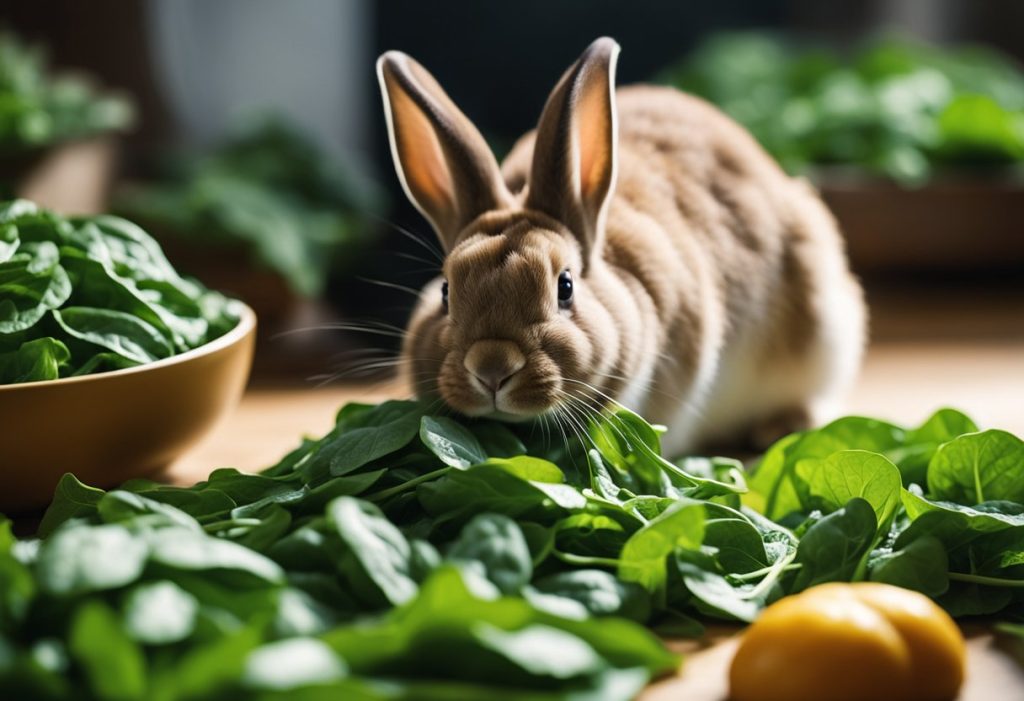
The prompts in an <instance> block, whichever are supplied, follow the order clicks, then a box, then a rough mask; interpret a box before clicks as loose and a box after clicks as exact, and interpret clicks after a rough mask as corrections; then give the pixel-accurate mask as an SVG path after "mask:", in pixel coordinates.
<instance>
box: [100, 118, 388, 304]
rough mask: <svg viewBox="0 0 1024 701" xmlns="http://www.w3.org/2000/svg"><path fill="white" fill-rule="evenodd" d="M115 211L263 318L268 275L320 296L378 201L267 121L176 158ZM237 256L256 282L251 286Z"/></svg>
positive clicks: (345, 262) (362, 239)
mask: <svg viewBox="0 0 1024 701" xmlns="http://www.w3.org/2000/svg"><path fill="white" fill-rule="evenodd" d="M117 208H118V209H119V210H121V211H123V212H124V213H126V214H127V215H128V216H130V217H132V218H135V219H138V220H140V221H143V222H144V223H145V224H146V225H147V226H149V227H150V228H153V229H154V230H156V231H158V232H159V236H160V238H161V239H162V240H163V241H164V242H165V245H167V246H170V247H172V249H174V250H176V251H177V252H178V255H179V257H180V258H181V259H182V262H181V263H179V264H180V265H182V266H183V267H185V268H186V269H187V268H188V265H189V264H190V263H192V264H195V265H200V266H201V267H203V268H205V269H206V271H205V272H206V274H205V276H204V279H205V280H206V281H207V282H208V283H209V284H211V285H214V286H218V285H219V286H222V287H225V288H228V287H231V286H232V285H239V284H241V285H242V286H243V288H238V287H231V289H230V291H232V292H234V293H236V294H239V295H240V296H242V298H243V299H246V301H248V302H250V303H251V304H253V305H254V306H255V307H256V308H257V312H258V313H260V314H261V316H262V315H263V313H264V311H267V312H269V311H271V309H269V307H262V306H261V305H260V302H261V299H260V297H262V296H264V295H262V294H261V289H260V288H262V287H263V284H262V282H263V281H266V279H267V278H268V276H267V275H266V273H270V274H271V275H273V276H277V277H279V278H281V283H283V284H281V283H276V284H274V285H273V287H274V289H275V291H278V292H280V293H281V294H283V295H284V296H290V297H292V298H295V299H297V298H310V297H317V296H319V295H320V294H321V292H322V291H323V288H324V284H325V282H326V278H327V275H328V273H329V272H330V271H331V270H345V269H348V268H350V267H351V265H352V263H353V260H354V259H356V258H358V256H359V255H360V253H361V251H362V250H363V249H364V248H365V247H366V246H367V244H368V243H369V241H370V233H371V230H370V227H369V226H368V224H367V217H368V215H369V213H371V212H376V211H378V210H379V209H380V197H379V196H378V195H376V188H375V186H372V185H371V184H369V183H368V181H366V180H365V179H364V180H362V181H361V182H359V183H358V184H357V183H356V182H354V181H353V178H352V175H351V174H349V173H348V172H347V171H346V169H344V168H342V167H341V165H340V164H338V163H335V162H333V161H330V160H329V159H328V158H327V157H325V156H324V155H323V152H322V151H321V150H320V149H318V147H317V145H316V144H315V143H314V142H313V140H312V139H311V138H310V137H308V136H307V135H305V134H304V133H302V132H301V131H299V129H298V128H297V127H295V126H294V125H292V124H290V123H288V122H286V121H284V120H283V119H280V118H277V117H262V118H260V119H259V120H258V121H253V122H250V123H249V124H247V125H244V126H243V127H242V128H241V129H239V130H238V131H237V132H236V133H235V134H233V135H231V136H229V137H228V138H227V140H226V141H225V142H224V143H223V144H222V145H221V146H219V147H217V148H216V149H214V150H213V151H211V152H209V153H207V154H204V155H198V156H197V155H191V156H179V157H177V158H174V159H171V160H170V161H169V162H168V167H166V168H165V169H164V178H163V179H162V180H161V181H157V182H154V183H137V184H135V185H133V186H130V187H126V188H124V189H123V191H122V193H121V194H120V195H119V197H118V198H117ZM211 254H212V255H211ZM172 258H173V253H172ZM240 259H242V260H246V261H248V263H249V265H248V268H249V269H250V270H251V271H253V272H256V273H257V274H258V276H259V277H258V278H257V279H255V280H253V282H254V283H257V284H252V285H249V284H246V282H245V280H244V275H242V273H243V272H246V271H245V269H243V268H242V266H239V264H238V263H239V260H240ZM218 264H226V266H225V267H223V268H221V267H220V265H218ZM244 288H252V289H251V290H247V289H244ZM247 291H248V292H249V294H248V295H247V294H246V292H247ZM279 311H285V310H284V309H283V308H279Z"/></svg>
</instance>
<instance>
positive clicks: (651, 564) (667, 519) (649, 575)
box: [618, 499, 705, 597]
mask: <svg viewBox="0 0 1024 701" xmlns="http://www.w3.org/2000/svg"><path fill="white" fill-rule="evenodd" d="M704 513H705V512H704V506H703V505H702V504H700V503H699V502H695V501H690V500H685V499H683V500H680V501H679V502H678V503H676V504H674V505H673V506H671V507H669V508H668V509H667V510H666V511H665V512H664V513H662V514H661V515H660V516H658V517H657V518H655V519H654V520H653V521H651V522H650V523H648V524H647V525H646V526H644V527H643V528H641V529H640V530H639V531H637V532H636V533H634V534H633V535H632V536H631V537H630V538H629V540H627V541H626V544H625V545H623V546H622V554H621V556H620V561H619V572H618V574H619V578H620V579H622V580H624V581H627V582H636V583H637V584H640V585H641V586H643V587H644V588H645V589H647V590H648V591H650V592H652V593H655V594H659V595H660V596H662V597H663V596H664V587H665V582H666V579H667V572H666V569H665V560H666V558H667V557H668V556H669V555H670V554H671V553H673V552H674V551H675V550H676V548H686V549H691V550H695V549H697V548H699V547H700V545H701V543H702V542H703V540H704Z"/></svg>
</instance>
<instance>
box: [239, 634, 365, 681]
mask: <svg viewBox="0 0 1024 701" xmlns="http://www.w3.org/2000/svg"><path fill="white" fill-rule="evenodd" d="M346 672H347V669H346V667H345V664H344V662H343V661H342V660H341V659H340V658H339V657H338V656H337V655H336V654H335V653H334V650H332V649H331V648H330V647H328V646H327V645H326V644H324V643H323V642H321V641H319V640H316V639H314V638H291V639H289V640H279V641H277V642H273V643H268V644H266V645H262V646H260V647H258V648H256V649H255V650H253V651H252V652H250V653H249V657H248V658H247V659H246V661H245V671H244V672H243V673H242V683H243V684H244V685H245V686H246V687H248V688H249V689H272V690H278V691H289V690H293V689H301V688H302V687H305V686H314V685H322V684H326V683H329V682H332V681H336V680H338V679H341V678H343V677H344V676H345V675H346Z"/></svg>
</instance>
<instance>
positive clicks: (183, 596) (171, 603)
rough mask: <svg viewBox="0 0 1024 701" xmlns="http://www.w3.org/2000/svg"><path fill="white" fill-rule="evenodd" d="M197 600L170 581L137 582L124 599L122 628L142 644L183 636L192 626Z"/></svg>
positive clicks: (190, 630)
mask: <svg viewBox="0 0 1024 701" xmlns="http://www.w3.org/2000/svg"><path fill="white" fill-rule="evenodd" d="M198 612H199V602H198V601H197V600H196V598H195V597H194V596H192V595H191V594H189V593H188V592H186V591H184V590H183V589H181V587H179V586H178V585H176V584H175V583H174V582H170V581H167V580H161V581H157V582H147V583H145V584H140V585H139V586H137V587H135V588H134V589H132V590H131V592H129V594H128V596H127V597H126V599H125V602H124V629H125V631H126V632H127V633H128V635H129V636H131V637H132V638H134V639H135V640H136V641H138V642H140V643H142V644H144V645H166V644H169V643H176V642H179V641H181V640H184V639H186V638H187V637H189V636H190V635H191V634H192V631H193V630H194V629H195V624H196V615H197V613H198Z"/></svg>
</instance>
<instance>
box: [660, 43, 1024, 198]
mask: <svg viewBox="0 0 1024 701" xmlns="http://www.w3.org/2000/svg"><path fill="white" fill-rule="evenodd" d="M664 78H665V79H666V80H667V81H668V82H670V83H672V84H674V85H677V86H678V87H680V88H682V89H684V90H688V91H690V92H694V93H696V94H698V95H702V96H704V97H706V98H707V99H709V100H711V101H712V102H714V103H715V104H717V105H718V106H720V107H721V108H722V109H723V110H725V111H726V112H727V113H728V114H730V115H731V116H733V117H734V118H735V119H736V120H737V121H739V122H740V123H741V124H743V125H744V126H746V127H747V128H748V129H749V130H750V131H751V132H752V133H753V134H754V136H755V137H756V138H757V139H758V140H759V141H760V142H761V144H762V145H763V146H764V147H765V148H766V149H767V150H768V151H769V152H770V153H771V154H772V155H773V156H775V157H776V158H777V159H778V160H779V161H780V162H781V163H782V165H783V166H784V167H786V168H787V169H788V170H790V171H795V172H801V171H806V170H807V169H808V168H809V167H810V166H823V165H824V166H832V165H841V166H852V167H856V168H857V169H859V170H861V171H863V172H866V173H869V174H873V175H878V176H882V177H885V178H890V179H892V180H895V181H897V182H899V183H901V184H904V185H908V186H915V185H921V184H923V183H925V182H927V181H928V180H929V178H931V177H932V176H933V175H935V174H936V173H941V172H943V171H949V170H977V171H992V170H994V169H999V168H1005V167H1008V166H1018V165H1019V164H1021V162H1022V161H1024V74H1022V73H1021V71H1020V70H1019V68H1018V67H1017V66H1015V65H1013V64H1012V63H1011V62H1010V61H1009V60H1008V59H1007V58H1006V57H1004V56H1002V55H1000V54H999V53H998V52H995V51H993V50H990V49H987V48H982V47H977V46H965V47H959V48H939V47H934V46H929V45H926V44H923V43H920V42H917V41H913V40H909V39H902V38H892V37H890V38H876V39H872V40H869V41H867V42H866V43H864V44H863V45H862V46H861V47H860V48H859V49H857V50H856V51H854V52H853V53H852V54H851V55H845V54H841V53H839V52H836V51H835V50H832V49H826V48H824V47H823V46H818V45H814V44H809V43H801V42H799V41H798V40H796V39H793V38H789V37H782V36H776V35H771V34H765V33H760V32H755V33H740V34H721V35H717V36H714V37H712V38H711V39H709V40H708V41H707V42H705V43H704V44H703V45H702V46H701V47H700V48H699V49H698V50H697V51H696V52H695V53H694V54H693V55H692V56H691V57H690V58H689V59H687V60H686V61H685V62H684V63H682V64H680V65H679V66H677V67H675V68H673V69H670V70H669V71H668V72H667V73H666V74H665V76H664Z"/></svg>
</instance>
